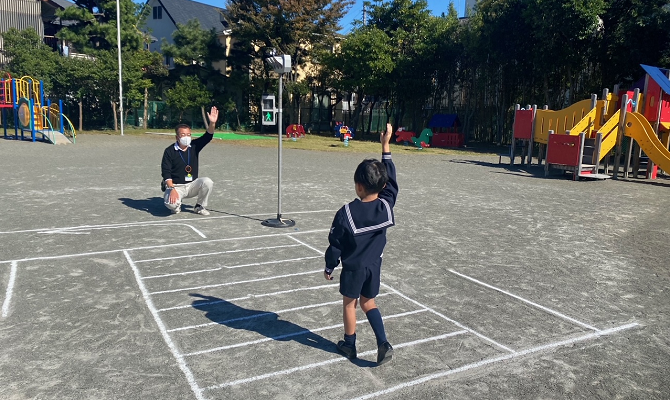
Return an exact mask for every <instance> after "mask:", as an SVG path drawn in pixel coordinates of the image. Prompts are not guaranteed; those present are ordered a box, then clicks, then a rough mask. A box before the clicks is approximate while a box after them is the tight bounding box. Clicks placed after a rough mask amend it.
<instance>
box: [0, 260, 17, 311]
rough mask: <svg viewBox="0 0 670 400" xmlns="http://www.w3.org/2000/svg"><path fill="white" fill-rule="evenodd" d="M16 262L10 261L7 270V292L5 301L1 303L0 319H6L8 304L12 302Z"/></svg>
mask: <svg viewBox="0 0 670 400" xmlns="http://www.w3.org/2000/svg"><path fill="white" fill-rule="evenodd" d="M18 264H19V263H18V262H16V261H12V265H11V267H10V270H9V282H7V290H6V291H5V300H4V301H3V302H2V318H7V315H9V303H10V302H11V301H12V294H13V292H14V282H15V281H16V271H17V269H18Z"/></svg>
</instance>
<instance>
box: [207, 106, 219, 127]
mask: <svg viewBox="0 0 670 400" xmlns="http://www.w3.org/2000/svg"><path fill="white" fill-rule="evenodd" d="M207 118H208V119H209V123H210V124H216V121H217V120H218V119H219V109H218V108H216V107H214V106H212V109H211V110H210V112H208V113H207Z"/></svg>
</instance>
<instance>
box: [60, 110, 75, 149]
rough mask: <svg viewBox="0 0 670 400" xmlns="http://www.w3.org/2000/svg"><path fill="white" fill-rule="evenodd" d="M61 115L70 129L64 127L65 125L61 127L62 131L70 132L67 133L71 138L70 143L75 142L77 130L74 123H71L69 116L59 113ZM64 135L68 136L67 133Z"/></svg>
mask: <svg viewBox="0 0 670 400" xmlns="http://www.w3.org/2000/svg"><path fill="white" fill-rule="evenodd" d="M61 115H62V116H63V118H64V119H65V121H66V122H67V124H68V126H69V127H70V129H65V127H63V131H64V132H72V134H71V135H69V137H71V138H72V143H75V142H76V141H77V131H76V130H75V129H74V125H72V121H70V118H68V117H66V116H65V114H62V113H61ZM63 134H65V133H63ZM66 136H68V135H66Z"/></svg>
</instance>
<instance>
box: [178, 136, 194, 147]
mask: <svg viewBox="0 0 670 400" xmlns="http://www.w3.org/2000/svg"><path fill="white" fill-rule="evenodd" d="M179 144H180V145H182V146H188V145H190V144H191V137H190V136H182V137H180V138H179Z"/></svg>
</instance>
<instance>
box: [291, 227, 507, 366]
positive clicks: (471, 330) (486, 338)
mask: <svg viewBox="0 0 670 400" xmlns="http://www.w3.org/2000/svg"><path fill="white" fill-rule="evenodd" d="M291 239H293V240H295V241H297V242H298V243H301V244H303V245H305V246H307V247H309V248H310V249H312V250H314V251H316V252H318V253H319V254H324V253H323V252H322V251H321V250H318V249H316V248H314V247H312V246H310V245H308V244H306V243H304V242H302V241H300V240H298V239H296V238H294V237H291ZM381 285H382V286H384V287H386V288H388V289H389V290H391V291H393V292H394V293H396V294H397V295H399V296H400V297H402V298H404V299H405V300H407V301H410V302H412V303H414V304H416V305H418V306H419V307H422V308H425V309H426V310H428V311H430V312H432V313H433V314H435V315H437V316H439V317H441V318H443V319H445V320H447V321H449V322H451V323H453V324H455V325H456V326H458V327H459V328H461V329H465V330H467V331H468V332H470V333H472V334H473V335H475V336H477V337H479V338H481V339H483V340H485V341H487V342H489V343H492V344H493V345H495V346H497V347H499V348H501V349H504V350H506V351H508V352H510V353H512V352H514V350H512V349H511V348H509V347H507V346H505V345H503V344H501V343H498V342H496V341H495V340H493V339H491V338H489V337H487V336H484V335H483V334H481V333H479V332H477V331H475V330H473V329H471V328H468V327H467V326H465V325H463V324H461V323H460V322H458V321H455V320H453V319H451V318H449V317H447V316H446V315H444V314H441V313H439V312H437V311H435V310H434V309H432V308H430V307H427V306H426V305H424V304H421V303H419V302H418V301H416V300H414V299H411V298H409V297H407V296H405V295H404V294H402V293H400V292H399V291H398V290H396V289H394V288H392V287H391V286H389V285H386V284H384V283H383V282H382V283H381Z"/></svg>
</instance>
